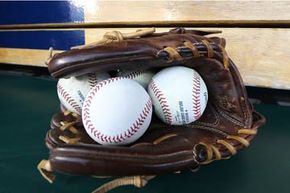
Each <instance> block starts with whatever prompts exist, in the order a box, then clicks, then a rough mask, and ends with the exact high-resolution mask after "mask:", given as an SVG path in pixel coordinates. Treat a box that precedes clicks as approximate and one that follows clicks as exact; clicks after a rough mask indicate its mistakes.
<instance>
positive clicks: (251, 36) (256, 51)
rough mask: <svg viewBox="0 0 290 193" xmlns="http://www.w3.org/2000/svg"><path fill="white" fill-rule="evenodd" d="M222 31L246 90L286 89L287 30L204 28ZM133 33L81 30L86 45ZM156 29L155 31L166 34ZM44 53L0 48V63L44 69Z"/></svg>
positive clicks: (289, 69)
mask: <svg viewBox="0 0 290 193" xmlns="http://www.w3.org/2000/svg"><path fill="white" fill-rule="evenodd" d="M210 29H213V30H222V31H223V33H222V34H220V35H217V36H221V37H224V38H225V39H226V40H227V48H226V49H227V51H228V53H229V55H230V57H231V58H232V59H233V61H234V62H235V63H236V65H237V66H238V68H239V70H240V72H241V74H242V77H243V79H244V81H245V83H246V85H249V86H260V87H270V88H278V89H290V76H289V74H290V54H289V48H288V45H290V39H289V37H290V29H270V28H269V29H267V28H265V29H255V28H206V30H210ZM113 30H120V31H122V32H132V31H134V30H136V29H132V28H122V29H116V28H112V29H85V39H86V43H91V42H94V41H96V40H98V39H100V38H101V37H102V36H103V34H104V33H105V32H108V31H113ZM167 30H168V29H167V28H158V29H157V31H158V32H160V31H167ZM47 57H48V51H47V50H30V49H24V50H23V49H5V48H0V63H13V64H26V65H27V64H28V65H34V66H45V65H44V61H46V59H47Z"/></svg>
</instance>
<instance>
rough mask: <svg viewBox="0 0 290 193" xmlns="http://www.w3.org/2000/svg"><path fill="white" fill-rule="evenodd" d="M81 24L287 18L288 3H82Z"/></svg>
mask: <svg viewBox="0 0 290 193" xmlns="http://www.w3.org/2000/svg"><path fill="white" fill-rule="evenodd" d="M78 6H80V7H83V8H84V13H85V22H122V21H123V22H127V23H130V22H138V21H140V22H149V23H150V22H152V23H154V22H156V21H161V22H162V21H163V22H171V21H203V22H207V21H219V20H228V21H239V20H248V21H253V20H265V21H275V20H276V21H279V20H289V19H290V12H289V10H290V2H289V1H150V2H148V1H126V2H124V1H99V0H93V1H84V2H82V1H81V2H79V4H78Z"/></svg>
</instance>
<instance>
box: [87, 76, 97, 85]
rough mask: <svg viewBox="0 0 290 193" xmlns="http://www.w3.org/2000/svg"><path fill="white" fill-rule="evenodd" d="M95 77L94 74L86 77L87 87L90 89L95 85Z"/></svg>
mask: <svg viewBox="0 0 290 193" xmlns="http://www.w3.org/2000/svg"><path fill="white" fill-rule="evenodd" d="M97 81H98V80H97V77H96V74H95V73H91V74H89V75H88V82H89V86H90V88H93V87H94V86H96V84H97Z"/></svg>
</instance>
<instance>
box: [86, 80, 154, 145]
mask: <svg viewBox="0 0 290 193" xmlns="http://www.w3.org/2000/svg"><path fill="white" fill-rule="evenodd" d="M120 79H124V77H116V78H111V79H108V80H104V81H102V82H99V83H98V84H97V85H96V86H95V87H94V90H93V91H92V92H90V93H89V94H90V95H89V96H88V98H87V101H86V104H85V105H84V109H83V112H84V113H83V119H84V124H85V125H86V127H87V128H88V130H89V131H90V132H91V133H92V134H93V135H94V137H96V138H98V139H99V140H100V141H102V142H106V143H113V142H115V143H121V142H123V141H124V140H126V139H128V138H130V137H132V136H133V135H134V134H135V133H136V132H137V131H138V130H139V129H140V127H141V126H142V125H143V123H144V122H145V120H146V118H147V117H148V115H149V114H150V112H151V110H152V101H151V99H149V100H148V101H147V103H146V104H145V106H144V108H143V109H142V111H141V112H140V114H139V116H138V117H137V118H136V120H135V121H134V122H133V124H132V125H131V127H130V128H128V129H127V130H126V131H124V132H123V133H120V134H117V135H114V136H109V135H105V134H104V133H101V132H100V131H99V130H98V129H97V128H95V126H94V125H93V123H92V120H91V117H90V110H89V109H90V106H91V103H92V99H93V96H95V94H96V93H97V92H98V91H99V90H100V89H101V88H102V87H103V86H105V85H107V84H110V83H112V82H115V81H117V80H120Z"/></svg>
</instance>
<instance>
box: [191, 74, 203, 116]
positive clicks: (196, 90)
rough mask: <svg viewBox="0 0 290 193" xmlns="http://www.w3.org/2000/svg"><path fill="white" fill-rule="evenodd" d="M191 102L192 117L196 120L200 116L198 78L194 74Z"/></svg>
mask: <svg viewBox="0 0 290 193" xmlns="http://www.w3.org/2000/svg"><path fill="white" fill-rule="evenodd" d="M192 100H193V117H194V119H195V120H197V119H199V118H200V116H201V103H200V77H199V75H198V74H197V73H196V72H194V74H193V89H192Z"/></svg>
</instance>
